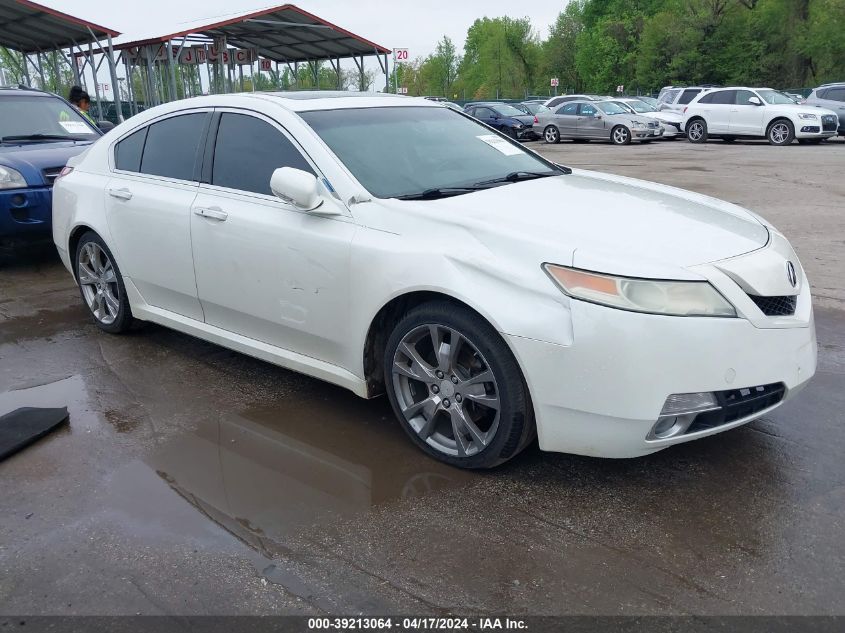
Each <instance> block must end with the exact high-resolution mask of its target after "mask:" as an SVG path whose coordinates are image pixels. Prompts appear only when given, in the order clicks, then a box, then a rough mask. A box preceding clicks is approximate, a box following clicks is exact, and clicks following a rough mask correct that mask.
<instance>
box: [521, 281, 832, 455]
mask: <svg viewBox="0 0 845 633" xmlns="http://www.w3.org/2000/svg"><path fill="white" fill-rule="evenodd" d="M810 302H811V299H810V295H809V284H807V285H806V286H805V289H804V291H802V295H801V296H800V297H799V307H798V311H797V312H796V315H799V314H800V315H801V316H800V318H801V319H803V320H804V323H803V324H800V325H798V326H796V327H770V328H766V327H762V328H761V327H757V326H756V325H755V324H754V323H752V322H751V321H749V320H747V319H745V318H699V317H686V318H684V317H667V316H658V315H649V314H638V313H634V312H626V311H623V310H616V309H612V308H607V307H604V306H599V305H594V304H590V303H586V302H583V301H576V300H573V301H571V302H570V310H571V318H572V327H573V334H574V337H573V343H572V345H569V346H562V345H555V344H552V343H546V342H543V341H538V340H535V339H528V338H522V337H517V336H507V339H508V342H509V344H510V346H511V349H512V350H513V351H514V353H515V355H516V356H517V359H518V360H519V363H520V365H521V366H522V368H523V372H524V375H525V378H526V381H527V382H528V386H529V389H530V392H531V398H532V400H533V403H534V412H535V417H536V421H537V433H538V437H539V442H540V448H541V449H543V450H546V451H557V452H564V453H575V454H579V455H590V456H595V457H612V458H624V457H638V456H641V455H647V454H649V453H653V452H655V451H658V450H661V449H663V448H666V447H668V446H671V445H673V444H678V443H681V442H687V441H690V440H694V439H698V438H700V437H705V436H707V435H712V434H714V433H719V432H721V431H725V430H728V429H731V428H734V427H736V426H739V425H741V424H745V423H747V422H749V421H751V420H753V419H755V418H757V417H760V415H764V414H765V413H767V412H768V411H770V410H772V409H774V408H775V407H776V406H779V404H780V403H778V404H777V405H774V406H772V407H769V408H767V409H765V410H762V411H758V412H756V413H755V414H754V415H750V416H746V417H743V418H740V419H737V420H734V421H731V422H729V423H726V424H723V425H721V426H717V427H715V428H709V429H705V430H701V431H696V432H691V433H688V434H685V435H679V436H676V437H671V438H667V439H647V437H648V436H649V432H650V431H651V430H652V428H653V427H654V425H655V423H656V422H657V420H658V417H659V416H660V412H661V409H662V408H663V405H664V403H665V401H666V398H667V397H668V396H669V395H671V394H683V393H695V392H720V391H725V390H730V389H740V388H748V387H756V386H759V385H769V384H772V383H783V385H784V386H785V388H786V393H785V397H784V399H783V400H782V401H781V403H782V402H784V401H786V400H787V399H789V398H791V397H792V396H794V395H795V394H796V393H797V392H798V391H799V390H800V389H801V388H802V387H803V386H804V385H805V384H806V382H807V381H808V380H809V379H810V378H811V377H812V376H813V374H814V373H815V370H816V357H817V350H816V334H815V327H814V324H813V318H812V307H811V304H810ZM798 319H799V317H798V316H797V317H796V321H797V320H798Z"/></svg>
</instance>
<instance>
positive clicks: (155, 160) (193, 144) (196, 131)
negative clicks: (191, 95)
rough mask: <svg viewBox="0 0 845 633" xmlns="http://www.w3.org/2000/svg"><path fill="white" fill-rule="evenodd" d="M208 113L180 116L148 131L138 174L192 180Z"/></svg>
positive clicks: (153, 125)
mask: <svg viewBox="0 0 845 633" xmlns="http://www.w3.org/2000/svg"><path fill="white" fill-rule="evenodd" d="M208 117H209V113H207V112H197V113H192V114H181V115H179V116H174V117H171V118H169V119H164V120H163V121H159V122H158V123H153V124H152V125H150V126H149V129H148V131H147V140H146V143H145V144H144V155H143V157H142V159H141V169H140V171H141V173H144V174H150V175H151V176H164V177H167V178H175V179H177V180H195V177H194V174H195V165H196V161H197V154H198V151H197V150H198V148H199V146H200V141H201V140H202V136H203V131H204V129H205V124H206V121H207V119H208Z"/></svg>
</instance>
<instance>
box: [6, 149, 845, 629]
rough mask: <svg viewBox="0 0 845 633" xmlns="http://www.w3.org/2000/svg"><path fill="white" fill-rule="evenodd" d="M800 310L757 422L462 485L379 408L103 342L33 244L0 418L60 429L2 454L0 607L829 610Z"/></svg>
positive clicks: (827, 483) (830, 414) (831, 371)
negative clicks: (799, 366)
mask: <svg viewBox="0 0 845 633" xmlns="http://www.w3.org/2000/svg"><path fill="white" fill-rule="evenodd" d="M666 145H667V147H668V144H666ZM565 147H569V148H571V147H572V146H564V145H561V146H558V147H557V148H555V149H554V151H557V152H563V151H564V148H565ZM628 149H630V150H632V151H631V153H630V154H629V156H628V157H627V158H626V160H631V162H632V164H634V165H635V169H642V167H641V162H639V160H638V158H637V157H638V154H636V153H635V152H644V151H646V150H647V149H651V148H611V147H606V148H602V149H598V146H589V148H588V150H585V152H586V151H589V152H590V154H587V153H585V154H582V155H580V156H581V158H582V160H583V162H584V163H590V162H591V161H595V160H597V159H596V158H595V156H598V155H599V154H598V153H599V152H602V151H603V150H607V152H608V153H606V156H608V157H610V156H611V155H610V154H609V152H614V151H617V150H621V151H626V150H628ZM730 149H731V150H732V151H733V149H734V148H730ZM766 149H768V148H766ZM773 149H775V148H773ZM795 149H798V150H804V149H805V148H795ZM837 149H840V150H842V151H843V152H845V147H841V148H837ZM571 151H574V150H571ZM658 151H679V149H671V148H669V149H667V150H662V149H661V150H658ZM776 151H777V150H776ZM592 153H596V154H595V155H594V154H592ZM843 156H845V154H843ZM575 159H577V156H574V155H573V161H571V162H574V160H575ZM607 160H608V161H610V160H618V159H617V155H615V154H614V155H613V157H612V159H611V158H608V159H607ZM714 160H718V159H714ZM777 160H780V159H779V158H778V159H777ZM773 168H774V167H773ZM613 169H615V170H616V171H617V172H620V173H621V172H622V171H624V169H625V168H624V167H620V166H619V165H615V166H612V167H610V166H609V168H608V170H609V171H612V170H613ZM732 177H733V176H732V175H726V176H725V178H726V179H730V178H732ZM658 179H659V178H658ZM673 184H675V183H673ZM678 184H683V183H678ZM713 186H714V187H716V188H717V187H718V186H719V185H718V182H717V183H716V184H714V185H713ZM793 186H794V185H793ZM831 191H832V193H830V194H829V195H828V198H829V199H828V200H827V201H823V202H820V203H819V208H820V209H823V211H820V213H827V209H828V208H829V206H835V205H838V208H839V209H840V210H841V198H840V197H838V194H837V193H836V190H835V189H832V190H831ZM705 193H707V191H705ZM767 195H768V194H767ZM814 195H818V191H815V193H814ZM826 205H828V206H826ZM749 206H750V205H749ZM825 217H827V216H825ZM838 226H839V227H840V229H839V234H838V236H836V235H834V236H829V237H828V239H829V240H831V242H835V240H836V239H841V238H842V233H843V231H842V229H841V219H840V224H839V225H838ZM790 237H792V235H790ZM837 265H838V263H837V262H836V261H831V262H829V264H828V267H833V268H835V266H837ZM839 284H840V286H837V287H835V288H834V291H835V292H834V294H835V293H838V292H840V291H842V290H843V288H842V287H841V286H845V280H843V278H842V277H839ZM843 296H845V295H843ZM817 303H818V307H817V313H816V319H817V327H818V338H819V352H820V356H819V371H818V373H817V375H816V377H815V378H814V380H813V381H812V382H811V383H810V385H809V386H808V387H807V388H806V389H805V390H804V391H803V392H802V393H801V394H800V395H799V396H798V397H797V398H795V399H794V400H792V401H790V402H789V403H787V404H786V405H784V406H783V407H782V408H780V409H779V410H777V411H775V412H774V413H772V414H770V415H769V416H766V417H765V418H763V419H761V420H758V421H756V422H753V423H751V424H749V425H746V426H745V427H742V428H740V429H737V430H734V431H731V432H727V433H724V434H720V435H717V436H714V437H711V438H707V439H704V440H699V441H696V442H692V443H689V444H685V445H681V446H677V447H674V448H671V449H669V450H666V451H663V452H660V453H657V454H655V455H651V456H648V457H645V458H640V459H635V460H621V461H613V460H600V459H593V458H584V457H575V456H568V455H559V454H548V453H542V452H540V451H539V450H538V449H537V448H536V447H531V448H529V449H528V450H527V451H526V452H525V453H524V454H523V455H521V456H520V457H519V458H517V459H516V460H514V461H513V462H511V463H509V464H507V465H506V466H504V467H502V468H499V469H497V470H494V471H492V472H484V473H468V472H463V471H459V470H455V469H452V468H449V467H447V466H443V465H440V464H439V463H437V462H434V461H432V460H430V459H429V458H427V457H426V456H425V455H423V454H422V453H420V452H419V451H417V450H416V449H415V448H414V447H413V446H412V445H411V443H410V442H409V441H408V440H407V438H406V437H405V436H404V434H403V432H402V430H401V429H400V428H399V427H398V424H397V423H396V422H395V421H394V420H393V417H392V414H391V412H390V410H389V406H388V404H387V402H386V401H385V400H384V399H383V398H382V399H378V400H374V401H364V400H361V399H359V398H357V397H356V396H354V395H352V394H350V393H347V392H345V391H343V390H341V389H339V388H335V387H332V386H329V385H326V384H324V383H321V382H319V381H316V380H312V379H310V378H306V377H303V376H300V375H297V374H294V373H291V372H288V371H286V370H283V369H280V368H277V367H273V366H271V365H268V364H266V363H263V362H260V361H257V360H254V359H251V358H248V357H246V356H243V355H240V354H237V353H234V352H230V351H228V350H225V349H223V348H220V347H217V346H215V345H212V344H208V343H204V342H201V341H198V340H196V339H192V338H190V337H188V336H185V335H182V334H178V333H175V332H172V331H168V330H166V329H164V328H161V327H158V326H153V325H148V326H146V327H144V328H142V329H139V330H137V331H135V332H132V333H131V334H129V335H126V336H110V335H106V334H103V333H102V332H100V331H99V330H98V329H97V328H96V327H95V326H94V325H93V324H92V323H91V321H90V319H89V318H88V316H87V314H86V312H85V310H84V309H83V307H82V304H81V302H80V299H79V296H78V292H77V290H76V288H75V286H74V285H73V283H72V281H71V279H70V277H69V275H68V273H67V272H66V271H65V270H64V269H63V268H62V267H61V265H60V264H59V262H58V260H57V259H56V257H55V256H54V255H53V254H52V253H50V252H49V251H47V252H44V253H35V254H28V255H27V256H26V257H22V258H20V259H18V260H17V261H13V262H6V263H5V264H3V266H2V268H0V415H2V414H4V413H6V412H8V411H11V410H13V409H15V408H17V407H20V406H67V407H68V409H69V411H70V424H69V425H68V426H66V427H64V428H61V429H59V430H58V431H56V432H54V433H52V434H51V435H50V436H49V437H47V438H45V439H43V440H41V441H39V442H38V443H37V444H35V445H33V446H31V447H29V448H27V449H25V450H23V451H22V452H20V453H18V454H17V455H15V456H13V457H11V458H9V459H7V460H5V461H4V462H0V614H30V615H31V614H135V613H143V614H247V613H249V614H319V613H344V614H357V613H394V614H401V613H436V614H445V613H449V612H452V613H510V614H522V615H527V614H604V615H615V614H621V615H625V614H627V615H632V614H845V458H843V454H845V424H844V423H843V422H845V414H843V410H845V312H843V311H840V310H837V309H835V308H832V307H829V306H828V305H827V303H826V301H825V300H824V297H822V298H821V300H820V301H818V302H817Z"/></svg>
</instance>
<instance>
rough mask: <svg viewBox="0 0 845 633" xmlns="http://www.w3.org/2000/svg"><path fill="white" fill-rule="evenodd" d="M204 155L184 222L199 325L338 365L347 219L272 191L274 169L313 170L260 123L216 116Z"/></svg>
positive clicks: (274, 128)
mask: <svg viewBox="0 0 845 633" xmlns="http://www.w3.org/2000/svg"><path fill="white" fill-rule="evenodd" d="M205 155H206V159H205V160H204V164H203V178H202V180H203V182H202V184H201V185H200V190H199V194H198V196H197V199H196V201H195V203H194V213H193V214H192V215H191V223H192V237H193V252H194V265H195V268H196V280H197V290H198V293H199V298H200V301H201V302H202V306H203V309H204V311H205V320H206V323H208V324H210V325H214V326H216V327H219V328H222V329H224V330H228V331H230V332H235V333H237V334H240V335H243V336H247V337H249V338H252V339H255V340H258V341H262V342H264V343H268V344H270V345H274V346H277V347H281V348H284V349H288V350H292V351H295V352H297V353H301V354H305V355H308V356H311V357H313V358H318V359H321V360H325V361H327V362H334V363H335V364H339V362H338V359H339V358H340V351H339V350H340V348H341V347H342V341H343V339H344V333H343V330H342V327H340V326H339V325H338V324H339V321H338V315H342V314H344V313H345V312H346V310H347V309H348V292H349V283H348V273H349V252H350V244H351V242H352V237H353V235H354V232H355V225H354V224H353V223H352V222H351V221H350V219H349V218H348V217H347V216H342V217H341V216H337V217H321V216H319V215H313V214H309V213H305V212H303V211H300V210H298V209H297V208H295V207H294V206H292V205H291V204H289V203H286V202H283V201H282V200H281V199H279V198H277V197H275V196H274V195H273V194H272V192H271V190H270V177H271V175H272V173H273V171H274V170H275V169H277V168H279V167H294V168H296V169H302V170H304V171H308V172H310V173H315V171H316V170H315V168H314V167H313V166H312V164H311V163H310V162H309V161H308V160H307V159H306V158H305V156H304V155H303V153H302V151H301V150H300V148H299V147H298V146H297V145H296V144H295V142H294V141H293V140H292V139H291V138H290V137H289V136H288V135H287V134H285V133H284V132H283V131H282V130H281V129H280V128H279V126H278V125H277V124H275V123H273V122H271V121H270V120H269V119H266V118H263V117H260V116H259V115H257V114H247V113H242V112H241V113H236V112H227V111H224V112H220V113H218V114H216V115H215V119H214V121H213V122H212V125H211V131H210V133H209V139H208V147H207V149H206V154H205ZM212 156H213V158H212ZM208 211H211V213H208ZM341 321H342V320H341Z"/></svg>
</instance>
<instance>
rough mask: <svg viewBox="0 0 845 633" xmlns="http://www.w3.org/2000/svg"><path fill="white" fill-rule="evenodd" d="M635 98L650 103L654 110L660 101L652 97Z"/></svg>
mask: <svg viewBox="0 0 845 633" xmlns="http://www.w3.org/2000/svg"><path fill="white" fill-rule="evenodd" d="M637 100H638V101H642V102H643V103H646V104H648V105H650V106H651V107H653V108H654V109H655V110H656V109H657V104H658V103H660V102H659V101H658V100H657V99H652V98H651V97H637Z"/></svg>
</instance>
